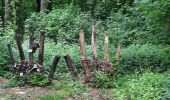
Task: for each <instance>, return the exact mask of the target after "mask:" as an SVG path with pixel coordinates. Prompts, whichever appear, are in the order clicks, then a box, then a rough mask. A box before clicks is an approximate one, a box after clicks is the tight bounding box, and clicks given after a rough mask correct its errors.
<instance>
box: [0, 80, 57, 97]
mask: <svg viewBox="0 0 170 100" xmlns="http://www.w3.org/2000/svg"><path fill="white" fill-rule="evenodd" d="M8 82H9V80H7V79H5V78H2V77H0V100H36V99H38V97H39V96H45V95H49V94H54V93H56V91H55V90H52V89H46V88H42V87H29V86H25V87H13V88H4V86H5V85H6V84H8Z"/></svg>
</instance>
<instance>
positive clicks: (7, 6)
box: [4, 0, 9, 28]
mask: <svg viewBox="0 0 170 100" xmlns="http://www.w3.org/2000/svg"><path fill="white" fill-rule="evenodd" d="M8 17H9V1H8V0H5V14H4V25H5V28H6V27H7V24H8Z"/></svg>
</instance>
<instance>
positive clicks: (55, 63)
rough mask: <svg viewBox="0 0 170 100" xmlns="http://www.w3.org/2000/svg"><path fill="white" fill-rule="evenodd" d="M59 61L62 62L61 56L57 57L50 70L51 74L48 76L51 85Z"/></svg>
mask: <svg viewBox="0 0 170 100" xmlns="http://www.w3.org/2000/svg"><path fill="white" fill-rule="evenodd" d="M59 60H60V56H57V55H56V56H55V57H54V59H53V62H52V65H51V69H50V72H49V75H48V80H49V82H50V83H51V82H52V79H53V76H54V72H55V70H56V67H57V64H58V62H59Z"/></svg>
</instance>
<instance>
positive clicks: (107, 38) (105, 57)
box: [104, 32, 109, 62]
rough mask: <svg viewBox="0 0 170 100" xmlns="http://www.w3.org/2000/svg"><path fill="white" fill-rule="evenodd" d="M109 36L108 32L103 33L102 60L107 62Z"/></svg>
mask: <svg viewBox="0 0 170 100" xmlns="http://www.w3.org/2000/svg"><path fill="white" fill-rule="evenodd" d="M108 44H109V37H108V33H107V32H106V34H105V43H104V60H106V61H108V62H109V47H108V46H109V45H108Z"/></svg>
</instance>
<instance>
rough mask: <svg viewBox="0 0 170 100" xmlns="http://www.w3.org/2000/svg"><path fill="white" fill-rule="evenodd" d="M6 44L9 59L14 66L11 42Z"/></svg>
mask: <svg viewBox="0 0 170 100" xmlns="http://www.w3.org/2000/svg"><path fill="white" fill-rule="evenodd" d="M7 45H8V52H9V57H10V61H11V64H12V66H14V64H15V59H14V56H13V52H12V47H11V43H8V44H7Z"/></svg>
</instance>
